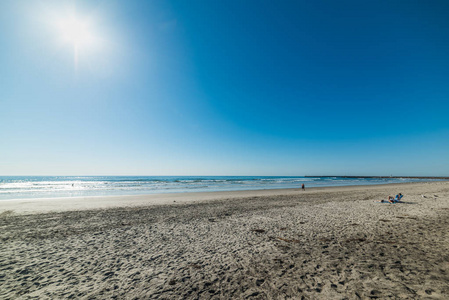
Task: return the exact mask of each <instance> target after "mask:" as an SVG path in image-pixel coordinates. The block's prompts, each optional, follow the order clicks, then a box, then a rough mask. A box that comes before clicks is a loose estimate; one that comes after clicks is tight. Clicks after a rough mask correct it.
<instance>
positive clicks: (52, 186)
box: [0, 176, 431, 200]
mask: <svg viewBox="0 0 449 300" xmlns="http://www.w3.org/2000/svg"><path fill="white" fill-rule="evenodd" d="M424 181H431V180H430V179H412V178H343V177H301V176H9V177H6V176H0V200H12V199H30V198H55V197H86V196H112V195H141V194H161V193H185V192H213V191H241V190H262V189H284V188H300V187H301V184H305V186H306V188H307V187H325V186H349V185H373V184H388V183H403V182H424Z"/></svg>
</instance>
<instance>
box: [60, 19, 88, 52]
mask: <svg viewBox="0 0 449 300" xmlns="http://www.w3.org/2000/svg"><path fill="white" fill-rule="evenodd" d="M59 29H60V30H61V33H62V37H63V39H64V40H65V41H66V42H69V43H72V44H73V45H74V46H75V47H76V48H79V47H85V46H88V45H89V44H91V43H92V41H93V37H92V33H91V31H90V28H89V24H88V23H87V22H86V21H83V20H80V19H77V18H74V17H71V18H68V19H64V20H61V21H60V22H59Z"/></svg>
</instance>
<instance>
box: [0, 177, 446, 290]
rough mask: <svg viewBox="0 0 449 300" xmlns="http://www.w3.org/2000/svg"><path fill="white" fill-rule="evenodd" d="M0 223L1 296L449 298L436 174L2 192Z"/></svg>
mask: <svg viewBox="0 0 449 300" xmlns="http://www.w3.org/2000/svg"><path fill="white" fill-rule="evenodd" d="M399 192H401V193H403V194H404V195H405V196H404V198H403V201H404V203H399V204H383V203H379V202H378V201H379V200H381V199H386V197H387V196H388V195H395V194H397V193H399ZM0 226H1V231H0V238H1V244H0V253H1V256H0V298H1V299H32V298H33V299H61V298H68V299H111V298H112V299H246V298H249V299H285V298H287V299H288V298H291V299H374V298H378V299H388V298H390V299H448V298H449V236H448V228H449V183H448V182H432V183H407V184H394V185H379V186H354V187H338V188H336V187H333V188H315V189H307V190H306V191H301V190H299V189H295V190H263V191H244V192H217V193H191V194H166V195H147V196H125V197H91V198H66V199H41V200H14V201H12V200H11V201H1V202H0Z"/></svg>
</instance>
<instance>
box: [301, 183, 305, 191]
mask: <svg viewBox="0 0 449 300" xmlns="http://www.w3.org/2000/svg"><path fill="white" fill-rule="evenodd" d="M301 188H302V190H303V191H305V190H306V186H305V185H304V183H303V184H302V186H301Z"/></svg>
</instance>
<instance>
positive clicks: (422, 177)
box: [304, 175, 449, 180]
mask: <svg viewBox="0 0 449 300" xmlns="http://www.w3.org/2000/svg"><path fill="white" fill-rule="evenodd" d="M304 177H305V178H312V177H320V178H323V177H324V178H326V177H329V178H330V177H338V178H407V179H447V180H449V177H444V176H436V177H433V176H340V175H326V176H322V175H316V176H310V175H305V176H304Z"/></svg>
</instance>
